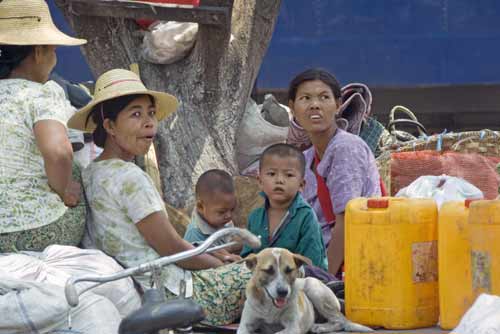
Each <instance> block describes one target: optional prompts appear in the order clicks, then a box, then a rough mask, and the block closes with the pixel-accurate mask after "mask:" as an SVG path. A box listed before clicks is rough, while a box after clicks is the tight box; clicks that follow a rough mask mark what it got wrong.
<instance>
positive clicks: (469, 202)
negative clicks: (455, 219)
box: [464, 198, 482, 208]
mask: <svg viewBox="0 0 500 334" xmlns="http://www.w3.org/2000/svg"><path fill="white" fill-rule="evenodd" d="M479 200H482V198H467V199H466V200H465V201H464V205H465V207H466V208H468V207H470V204H471V203H472V202H475V201H479Z"/></svg>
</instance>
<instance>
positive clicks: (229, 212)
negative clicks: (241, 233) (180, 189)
mask: <svg viewBox="0 0 500 334" xmlns="http://www.w3.org/2000/svg"><path fill="white" fill-rule="evenodd" d="M195 193H196V207H195V210H193V214H192V216H191V223H190V224H189V225H188V227H187V229H186V232H185V234H184V239H185V240H187V241H189V242H190V243H192V244H197V243H202V242H203V241H205V240H206V239H207V238H208V237H209V236H210V235H212V234H213V233H215V232H216V231H218V230H220V229H222V228H226V227H233V226H234V224H233V222H232V218H233V212H234V209H235V207H236V194H235V189H234V183H233V178H232V177H231V175H229V174H228V173H227V172H225V171H223V170H220V169H211V170H209V171H206V172H205V173H203V174H202V175H201V176H200V177H199V178H198V181H197V182H196V188H195ZM230 241H231V240H230V239H229V238H226V239H222V240H218V241H217V242H215V243H214V244H213V246H217V245H221V244H224V243H227V242H230ZM214 255H215V256H217V257H218V258H220V259H222V260H223V261H226V262H231V261H237V260H240V259H241V258H240V257H239V256H238V255H236V254H231V253H230V252H228V251H227V250H225V249H223V250H219V251H217V252H216V253H215V254H214Z"/></svg>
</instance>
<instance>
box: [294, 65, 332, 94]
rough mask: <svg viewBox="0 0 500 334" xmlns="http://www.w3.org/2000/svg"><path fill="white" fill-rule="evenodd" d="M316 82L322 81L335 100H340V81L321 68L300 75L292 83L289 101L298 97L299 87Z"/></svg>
mask: <svg viewBox="0 0 500 334" xmlns="http://www.w3.org/2000/svg"><path fill="white" fill-rule="evenodd" d="M314 80H320V81H322V82H323V83H324V84H325V85H328V86H329V87H330V89H331V90H332V93H333V96H334V97H335V99H337V100H338V99H340V97H341V92H340V84H339V82H338V80H337V79H336V78H335V77H334V76H333V75H332V74H330V72H328V71H327V70H324V69H321V68H311V69H308V70H305V71H304V72H302V73H300V74H298V75H297V76H295V78H293V80H292V81H291V82H290V86H289V87H288V100H292V101H295V97H296V95H297V89H298V88H299V86H300V85H301V84H302V83H304V82H306V81H314Z"/></svg>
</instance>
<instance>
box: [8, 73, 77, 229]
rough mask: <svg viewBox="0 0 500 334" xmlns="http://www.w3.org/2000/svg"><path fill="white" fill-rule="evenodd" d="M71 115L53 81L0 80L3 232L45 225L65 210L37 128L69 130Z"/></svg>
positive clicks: (62, 94) (61, 90)
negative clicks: (51, 125) (47, 124)
mask: <svg viewBox="0 0 500 334" xmlns="http://www.w3.org/2000/svg"><path fill="white" fill-rule="evenodd" d="M73 112H74V108H73V107H72V106H71V104H70V103H69V101H68V100H67V99H66V97H65V95H64V91H63V89H62V88H61V87H60V86H59V85H58V84H57V83H55V82H54V81H49V82H47V83H45V84H40V83H36V82H33V81H28V80H24V79H3V80H0V159H1V160H0V233H9V232H18V231H24V230H28V229H33V228H37V227H42V226H45V225H47V224H50V223H52V222H54V221H56V220H57V219H58V218H60V217H61V216H62V215H63V214H64V213H65V212H66V210H67V208H66V206H65V205H64V203H63V202H62V200H61V199H60V198H59V196H58V195H57V194H56V193H55V192H53V191H52V190H51V189H50V187H49V183H48V179H47V176H46V174H45V168H44V162H43V157H42V155H41V153H40V151H39V149H38V147H37V144H36V141H35V135H34V131H33V127H34V125H35V123H36V122H38V121H42V120H55V121H58V122H61V123H62V124H64V126H66V122H67V120H68V119H69V117H70V116H71V115H72V114H73Z"/></svg>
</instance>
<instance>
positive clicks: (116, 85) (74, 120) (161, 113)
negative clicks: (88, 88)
mask: <svg viewBox="0 0 500 334" xmlns="http://www.w3.org/2000/svg"><path fill="white" fill-rule="evenodd" d="M134 94H145V95H151V96H152V97H153V98H154V100H155V107H156V118H157V119H158V120H159V121H160V120H162V119H163V118H165V117H167V116H168V115H170V114H172V113H173V112H175V111H176V110H177V104H178V103H177V99H176V98H175V97H174V96H172V95H170V94H167V93H163V92H157V91H154V90H149V89H147V88H146V87H145V86H144V84H143V83H142V81H141V79H140V78H139V77H138V76H137V74H135V73H134V72H131V71H128V70H124V69H114V70H111V71H108V72H106V73H104V74H102V75H101V76H100V77H99V78H98V79H97V82H96V85H95V92H94V98H93V99H92V100H91V101H90V102H89V104H87V105H86V106H85V107H83V108H81V109H80V110H78V112H77V113H75V114H74V115H73V116H72V117H71V118H70V119H69V121H68V127H69V128H72V129H77V130H82V131H86V132H92V131H94V129H95V128H96V124H95V123H94V121H93V120H92V117H89V114H90V113H91V112H92V109H93V108H94V107H95V106H96V105H97V104H99V103H101V102H104V101H107V100H111V99H114V98H117V97H120V96H125V95H134Z"/></svg>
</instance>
